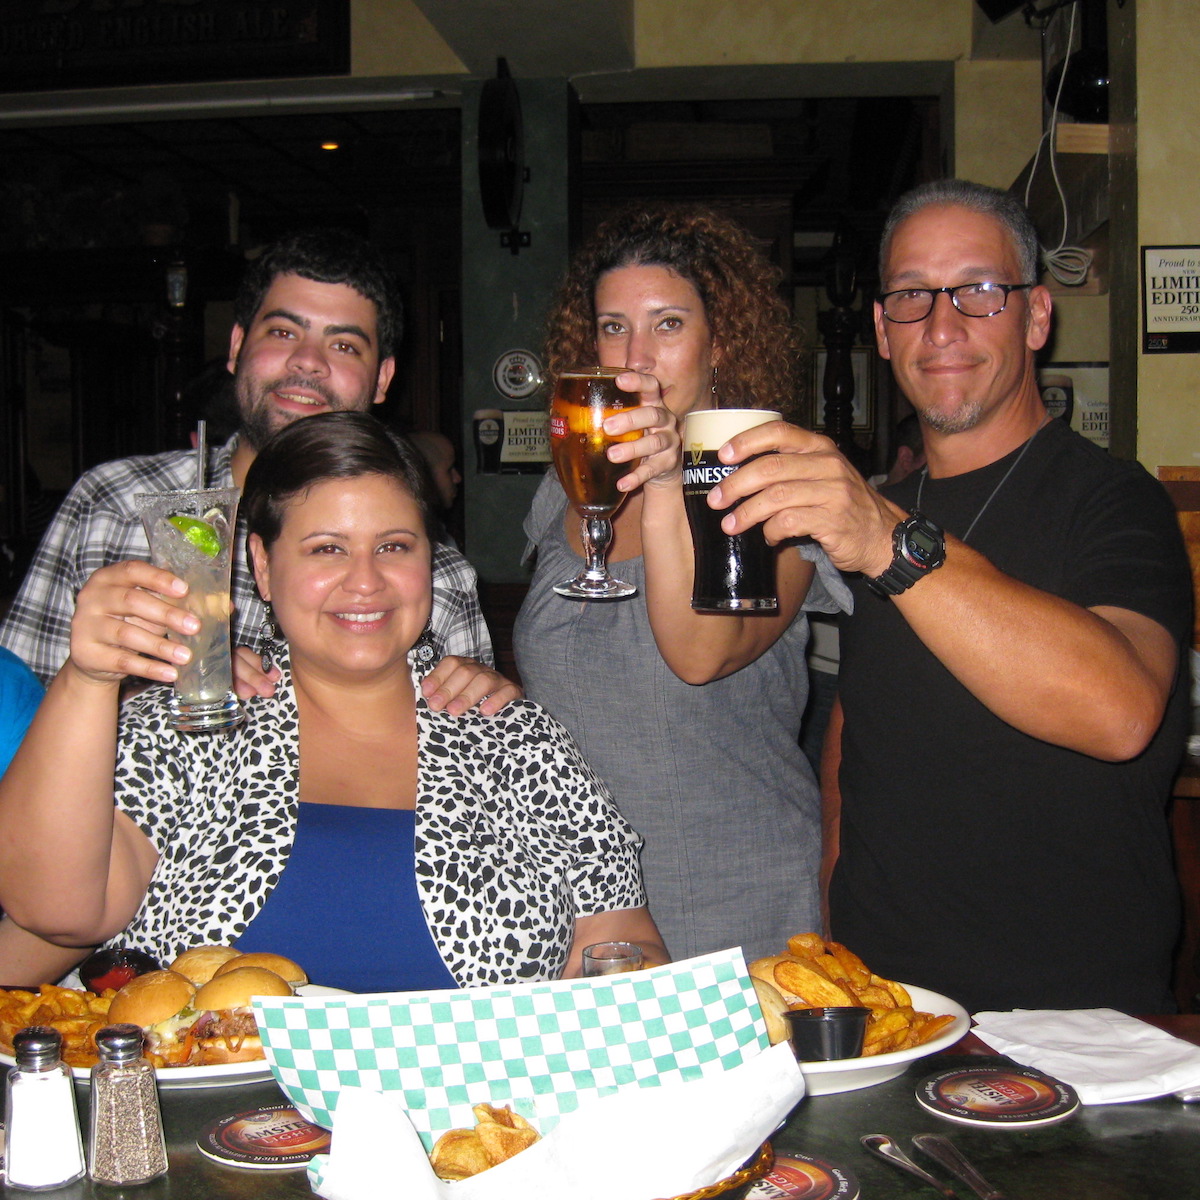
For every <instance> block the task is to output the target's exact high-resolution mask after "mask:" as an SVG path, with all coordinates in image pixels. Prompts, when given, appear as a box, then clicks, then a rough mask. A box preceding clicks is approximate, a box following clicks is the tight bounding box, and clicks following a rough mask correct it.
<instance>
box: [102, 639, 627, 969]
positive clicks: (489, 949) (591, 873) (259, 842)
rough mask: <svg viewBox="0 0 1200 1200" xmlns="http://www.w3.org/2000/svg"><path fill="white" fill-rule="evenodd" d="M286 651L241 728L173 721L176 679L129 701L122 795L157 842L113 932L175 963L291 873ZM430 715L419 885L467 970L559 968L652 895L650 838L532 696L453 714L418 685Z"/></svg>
mask: <svg viewBox="0 0 1200 1200" xmlns="http://www.w3.org/2000/svg"><path fill="white" fill-rule="evenodd" d="M282 666H283V678H282V680H281V681H280V683H279V685H278V686H277V688H276V691H275V695H274V696H273V697H272V698H271V699H269V700H262V699H257V700H254V701H252V702H251V703H250V704H249V705H248V706H247V707H248V718H247V722H246V724H245V725H244V726H243V727H242V729H240V730H239V731H237V732H236V733H235V734H233V735H231V736H226V737H221V736H217V737H197V736H194V735H189V734H179V733H176V732H174V731H173V730H172V729H171V728H170V726H169V725H168V722H167V707H166V698H167V694H168V693H167V690H166V689H165V688H152V689H150V690H148V691H145V692H143V693H141V694H140V695H138V696H135V697H134V698H132V699H131V700H129V701H128V702H127V703H126V704H125V706H124V707H123V709H122V712H121V723H120V734H119V744H118V754H117V768H116V804H117V806H118V808H120V809H121V810H122V811H123V812H125V813H127V814H128V815H129V817H130V818H131V819H132V820H133V821H134V823H135V824H136V825H137V826H138V828H139V829H141V830H142V832H143V833H145V834H146V836H147V837H148V838H149V839H150V841H151V842H152V843H153V844H154V846H155V848H156V849H157V850H158V854H159V859H158V865H157V867H156V868H155V871H154V875H153V877H152V878H151V881H150V886H149V888H148V889H147V892H146V898H145V900H144V901H143V903H142V905H141V907H140V908H139V910H138V912H137V914H136V915H135V917H134V919H133V921H132V922H131V923H130V925H129V926H128V927H127V928H126V930H125V931H124V932H123V933H121V934H119V935H118V936H117V937H116V938H113V939H111V941H110V943H109V944H110V945H118V944H119V945H124V946H130V947H134V948H136V949H139V950H145V951H147V952H148V953H150V954H153V955H154V956H155V957H157V958H158V959H159V960H160V961H162V962H164V963H165V962H170V961H171V960H172V959H173V958H175V957H176V956H177V955H178V954H180V953H181V952H182V951H183V950H185V949H187V948H188V947H190V946H198V945H205V944H210V943H222V944H228V943H230V942H232V941H233V940H234V939H236V938H237V937H238V936H240V934H241V933H242V931H243V930H244V929H245V928H246V926H247V925H248V924H249V923H250V921H251V920H252V919H253V918H254V916H255V915H256V914H257V913H258V911H259V909H261V908H262V906H263V903H264V902H265V901H266V898H267V896H268V895H269V894H270V892H271V889H272V888H273V887H274V886H275V884H276V883H277V882H278V881H279V877H280V875H281V874H282V872H283V870H284V868H285V866H286V865H287V859H288V854H289V852H290V850H291V847H292V843H293V841H294V838H295V831H296V819H297V810H298V800H299V731H298V721H297V711H296V701H295V695H294V692H293V690H292V682H291V675H290V673H289V671H288V669H287V665H286V663H284V664H282ZM417 731H418V733H417V737H418V762H419V767H418V788H417V810H416V873H417V890H418V894H419V896H420V899H421V905H422V908H423V910H424V914H425V919H426V923H427V924H428V926H429V930H430V933H431V934H432V936H433V940H434V943H435V945H436V946H437V947H438V950H439V952H440V953H441V955H442V958H443V960H444V961H445V963H446V966H447V968H448V969H449V970H450V972H451V974H452V975H453V976H454V978H455V979H456V980H457V981H458V983H459V984H460V985H461V986H463V987H478V986H484V985H488V984H500V983H515V982H522V981H526V980H533V979H557V978H558V977H559V976H560V975H561V973H562V970H563V966H564V964H565V963H566V959H567V954H568V952H569V950H570V947H571V939H572V934H573V931H574V922H575V918H576V917H580V916H589V915H594V914H597V913H603V912H611V911H616V910H620V909H626V908H635V907H639V906H641V905H644V904H645V903H646V896H645V892H644V890H643V888H642V879H641V872H640V869H639V867H638V858H637V855H638V848H639V845H640V839H639V838H638V836H637V834H635V833H634V832H633V830H632V829H631V828H630V827H629V825H628V824H627V823H626V822H625V820H624V818H623V817H621V815H620V813H619V812H618V811H617V809H616V806H615V804H614V803H613V800H612V798H611V796H610V795H609V793H608V791H607V789H606V788H605V787H604V785H603V784H602V783H601V782H600V780H599V779H598V778H597V777H596V775H595V774H594V773H593V772H592V770H591V768H589V767H588V766H587V764H586V763H585V762H584V761H583V759H582V757H581V756H580V753H579V751H578V749H577V748H576V746H575V744H574V742H573V741H571V739H570V735H569V734H567V732H566V731H565V730H564V729H563V728H562V727H561V726H560V725H559V724H558V723H557V722H556V721H554V720H553V718H551V717H550V716H549V715H548V714H547V713H546V712H544V711H543V710H542V709H541V708H539V707H538V706H537V705H536V704H534V703H532V701H526V700H521V701H516V702H513V703H510V704H509V705H507V706H506V707H505V708H504V709H503V710H502V712H501V713H500V714H499V715H498V716H495V717H484V716H481V715H479V714H478V713H477V712H474V711H472V712H471V713H468V714H467V715H465V716H462V717H452V716H447V715H446V714H445V713H434V712H431V711H430V710H429V708H428V707H427V706H426V704H425V702H424V701H423V700H419V701H418V705H417ZM364 919H365V920H367V921H369V920H370V914H369V913H367V914H364Z"/></svg>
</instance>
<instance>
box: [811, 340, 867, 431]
mask: <svg viewBox="0 0 1200 1200" xmlns="http://www.w3.org/2000/svg"><path fill="white" fill-rule="evenodd" d="M828 359H829V354H828V352H827V351H825V350H818V351H817V352H816V353H815V354H814V355H813V387H812V396H813V414H812V428H813V429H815V430H817V431H818V432H820V431H822V430H824V428H825V364H826V362H827V361H828ZM875 360H876V354H875V348H874V347H873V346H852V347H851V349H850V365H851V367H852V369H853V371H854V401H853V404H852V405H851V410H850V411H851V413H852V414H853V417H854V420H853V428H855V429H867V430H870V429H874V428H875Z"/></svg>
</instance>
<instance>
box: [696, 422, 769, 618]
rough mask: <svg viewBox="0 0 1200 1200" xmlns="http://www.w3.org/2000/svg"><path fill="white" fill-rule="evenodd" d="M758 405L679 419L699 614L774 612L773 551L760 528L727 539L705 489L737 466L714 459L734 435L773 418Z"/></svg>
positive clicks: (711, 487) (708, 489) (721, 512)
mask: <svg viewBox="0 0 1200 1200" xmlns="http://www.w3.org/2000/svg"><path fill="white" fill-rule="evenodd" d="M778 420H779V413H777V412H772V411H770V410H768V409H762V408H707V409H702V410H700V411H698V412H690V413H688V415H687V416H686V417H684V419H683V500H684V505H685V507H686V508H687V516H688V524H689V525H690V526H691V530H692V547H693V550H694V551H695V555H696V578H695V582H694V583H693V585H692V608H694V609H696V610H697V611H698V612H775V611H776V610H778V608H779V598H778V596H777V595H776V593H775V551H774V550H773V549H772V548H771V547H770V546H768V545H767V542H766V539H765V538H764V536H763V531H762V526H761V525H754V526H752V527H751V528H749V529H747V530H746V532H745V533H739V534H735V535H734V536H732V537H730V536H729V534H727V533H726V532H725V531H724V530H723V529H722V528H721V519H722V518H723V517H724V516H725V513H726V512H727V511H728V510H718V509H715V508H709V507H708V493H709V492H710V491H712V489H713V488H714V487H715V486H716V485H717V484H718V483H720V482H721V480H722V479H724V478H725V476H726V475H731V474H732V473H733V472H734V471H736V470H737V467H734V466H729V465H727V464H726V463H723V462H721V461H720V460H719V459H718V458H717V451H718V450H720V448H721V447H722V446H723V445H724V444H725V443H726V442H727V441H729V439H730V438H731V437H733V436H734V435H735V434H739V433H741V432H743V431H744V430H746V429H753V428H754V426H755V425H765V424H767V423H768V422H770V421H778Z"/></svg>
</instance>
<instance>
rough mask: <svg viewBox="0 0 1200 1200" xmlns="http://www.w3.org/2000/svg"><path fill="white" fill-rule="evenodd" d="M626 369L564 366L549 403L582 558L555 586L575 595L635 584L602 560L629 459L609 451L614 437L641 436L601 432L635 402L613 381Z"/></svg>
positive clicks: (603, 595)
mask: <svg viewBox="0 0 1200 1200" xmlns="http://www.w3.org/2000/svg"><path fill="white" fill-rule="evenodd" d="M624 370H625V368H624V367H575V368H572V369H571V370H568V371H563V372H562V373H561V374H560V375H559V377H558V381H557V383H556V384H555V388H554V399H553V400H552V401H551V403H550V449H551V452H552V453H553V455H554V467H555V469H556V470H557V471H558V478H559V480H560V482H561V483H562V486H563V491H564V492H566V493H567V499H568V500H569V501H570V502H571V505H572V507H573V508H574V509H575V511H576V512H577V513H578V514H579V516H580V518H581V521H580V534H581V537H582V540H583V550H584V559H585V561H584V566H583V569H582V570H581V571H580V572H579V574H578V575H576V576H575V577H574V578H573V579H564V580H563V582H562V583H556V584H555V585H554V590H555V591H556V592H557V593H558V594H559V595H560V596H570V597H572V598H573V599H576V600H619V599H621V598H623V597H625V596H632V595H633V594H634V593H635V592H636V591H637V588H636V587H634V586H633V584H631V583H624V582H622V581H621V580H619V579H614V578H613V577H612V575H610V574H609V572H608V564H607V563H606V561H605V557H606V555H607V554H608V546H609V543H610V542H611V541H612V521H611V517H612V515H613V513H615V512H616V511H617V509H618V508H620V507H621V503H622V501H624V499H625V493H624V492H621V491H618V490H617V480H618V479H620V478H621V476H622V475H624V474H625V472H626V471H628V470H629V464H626V463H613V462H609V461H608V454H607V451H608V448H609V446H612V445H614V444H615V443H617V442H628V441H634V440H636V439H637V438H638V437H640V436H641V434H639V433H637V432H636V431H635V432H633V433H628V434H624V435H622V436H621V437H610V436H609V435H608V434H607V433H605V432H604V418H605V417H611V416H613V414H614V413H619V412H621V411H622V410H623V409H626V408H637V406H638V398H637V396H636V395H635V394H634V393H633V392H623V391H622V390H621V389H620V388H619V387H617V376H618V375H620V374H622V373H623V372H624Z"/></svg>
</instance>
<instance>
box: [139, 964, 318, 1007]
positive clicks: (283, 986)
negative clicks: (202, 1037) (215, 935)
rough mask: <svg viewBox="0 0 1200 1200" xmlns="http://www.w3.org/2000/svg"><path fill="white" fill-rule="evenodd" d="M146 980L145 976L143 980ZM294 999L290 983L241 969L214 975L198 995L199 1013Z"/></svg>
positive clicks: (261, 969)
mask: <svg viewBox="0 0 1200 1200" xmlns="http://www.w3.org/2000/svg"><path fill="white" fill-rule="evenodd" d="M142 978H145V976H142ZM291 995H294V993H293V991H292V988H291V985H290V984H289V983H288V981H287V980H286V979H284V978H282V977H281V976H279V975H276V974H275V972H274V971H268V970H267V969H266V968H265V967H253V966H252V967H238V968H237V969H235V970H232V971H225V972H223V973H222V974H219V975H214V976H213V977H212V979H210V980H209V981H208V982H207V983H206V984H205V985H204V986H203V987H202V988H201V989H200V990H199V991H198V992H197V993H196V998H195V1001H194V1003H193V1005H192V1007H193V1008H195V1009H197V1010H208V1009H211V1010H213V1011H217V1010H220V1009H228V1008H248V1007H249V1006H250V1000H251V998H252V997H254V996H291Z"/></svg>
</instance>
